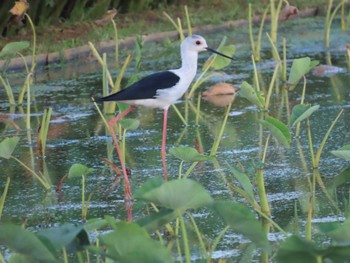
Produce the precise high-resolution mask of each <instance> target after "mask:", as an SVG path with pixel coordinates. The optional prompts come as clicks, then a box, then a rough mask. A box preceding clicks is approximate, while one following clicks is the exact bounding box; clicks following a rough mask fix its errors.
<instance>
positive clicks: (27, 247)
mask: <svg viewBox="0 0 350 263" xmlns="http://www.w3.org/2000/svg"><path fill="white" fill-rule="evenodd" d="M0 245H3V246H5V247H8V248H9V249H11V250H13V251H15V252H16V253H19V254H21V255H23V256H25V257H26V258H27V261H34V262H57V260H56V257H55V255H54V254H53V253H52V251H50V250H49V249H48V247H49V246H50V242H49V241H47V242H45V244H44V243H43V242H41V241H40V239H38V237H36V236H35V234H33V233H31V232H29V231H28V230H26V229H24V228H22V227H20V226H17V225H12V224H3V225H0ZM51 246H52V245H51Z"/></svg>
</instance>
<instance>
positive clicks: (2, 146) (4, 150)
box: [0, 137, 19, 159]
mask: <svg viewBox="0 0 350 263" xmlns="http://www.w3.org/2000/svg"><path fill="white" fill-rule="evenodd" d="M18 141H19V137H12V138H6V139H5V140H3V141H2V142H1V143H0V157H2V158H5V159H9V158H10V157H11V155H12V153H13V151H14V150H15V148H16V145H17V143H18Z"/></svg>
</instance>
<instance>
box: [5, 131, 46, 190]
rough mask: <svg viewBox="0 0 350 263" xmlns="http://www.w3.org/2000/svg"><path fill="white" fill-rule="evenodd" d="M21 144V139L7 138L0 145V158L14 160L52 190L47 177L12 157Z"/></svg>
mask: <svg viewBox="0 0 350 263" xmlns="http://www.w3.org/2000/svg"><path fill="white" fill-rule="evenodd" d="M18 142H19V137H11V138H6V139H4V140H3V141H2V142H1V143H0V157H1V158H4V159H13V160H15V161H16V162H17V163H18V164H20V165H21V166H22V167H23V168H25V169H26V170H27V171H28V172H29V173H30V174H31V175H33V176H34V178H35V179H36V180H38V181H39V183H40V184H41V185H42V186H43V187H44V188H45V189H50V188H51V183H50V182H49V181H48V180H47V178H46V177H42V176H40V175H39V174H37V173H36V172H35V171H34V170H33V169H31V168H30V167H29V166H27V165H26V164H25V163H23V162H22V161H21V160H19V159H18V158H16V157H15V156H13V155H12V153H13V151H14V150H15V148H16V146H17V144H18Z"/></svg>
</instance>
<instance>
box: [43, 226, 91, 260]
mask: <svg viewBox="0 0 350 263" xmlns="http://www.w3.org/2000/svg"><path fill="white" fill-rule="evenodd" d="M37 235H38V236H39V237H44V238H46V239H48V240H50V242H51V243H52V245H53V246H54V248H55V249H56V250H61V249H62V248H66V250H67V252H68V253H73V252H76V251H77V250H79V249H82V247H83V246H87V245H89V244H90V242H89V237H88V235H87V232H86V231H85V229H84V226H83V225H78V226H76V225H73V224H69V223H67V224H64V225H62V226H59V227H54V228H49V229H45V230H43V231H41V232H39V233H38V234H37Z"/></svg>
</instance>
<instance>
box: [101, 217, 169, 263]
mask: <svg viewBox="0 0 350 263" xmlns="http://www.w3.org/2000/svg"><path fill="white" fill-rule="evenodd" d="M101 239H102V242H103V243H104V245H105V246H106V247H107V257H109V258H112V259H113V260H115V261H118V262H125V263H135V262H143V263H148V262H149V263H157V262H172V258H171V256H170V252H169V250H168V249H167V248H166V247H165V246H162V244H161V243H160V242H158V241H155V240H153V239H151V238H150V237H149V235H148V233H147V232H146V231H145V230H144V229H143V228H141V227H140V226H139V225H137V224H135V223H126V222H119V223H117V224H116V229H115V230H114V231H113V232H111V233H108V234H106V235H103V236H102V237H101Z"/></svg>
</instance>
